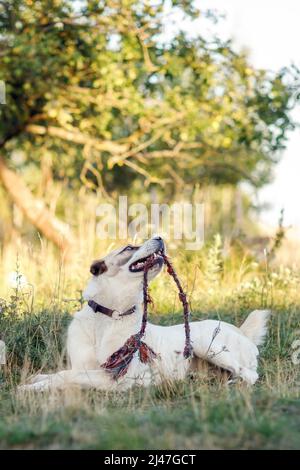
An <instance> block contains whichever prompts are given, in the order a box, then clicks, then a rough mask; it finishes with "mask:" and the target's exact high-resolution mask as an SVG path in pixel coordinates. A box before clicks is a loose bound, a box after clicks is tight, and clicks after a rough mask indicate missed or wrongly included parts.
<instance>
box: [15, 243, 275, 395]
mask: <svg viewBox="0 0 300 470" xmlns="http://www.w3.org/2000/svg"><path fill="white" fill-rule="evenodd" d="M163 250H164V242H163V240H162V239H161V238H160V237H154V238H152V239H151V240H148V241H147V242H145V243H144V244H143V245H142V246H140V247H138V246H132V245H128V246H125V247H122V248H121V249H117V250H114V251H113V252H111V253H110V254H108V255H107V256H105V258H103V259H101V260H97V261H95V262H94V263H93V264H92V266H91V273H92V275H93V276H92V278H91V280H90V281H89V283H88V285H87V288H86V290H85V292H84V296H85V298H86V299H87V300H89V303H88V304H86V305H85V306H84V307H83V308H82V310H80V311H79V312H77V313H76V314H75V315H74V318H73V320H72V322H71V324H70V326H69V329H68V339H67V350H68V356H69V359H70V363H71V369H70V370H65V371H61V372H58V373H56V374H50V375H38V376H36V377H35V379H34V380H33V383H31V384H28V385H24V386H22V387H21V388H22V389H33V390H45V389H51V388H54V389H55V388H62V387H66V386H68V385H79V386H83V387H89V388H97V389H101V390H114V389H118V390H126V389H127V388H129V387H131V386H132V385H134V384H139V385H142V386H148V385H150V384H153V383H154V384H158V383H160V382H161V381H163V380H172V381H174V380H176V379H183V378H184V377H186V375H187V374H188V373H189V371H190V367H191V360H188V359H185V358H184V357H183V350H184V344H185V333H184V326H183V325H175V326H168V327H166V326H158V325H152V324H150V323H148V325H147V329H146V334H145V336H144V338H143V342H144V343H146V344H147V346H149V347H150V348H151V349H152V350H153V351H154V352H155V353H156V357H155V358H154V359H153V361H151V362H150V363H142V362H141V361H140V358H139V355H138V354H137V353H136V354H135V356H134V358H133V360H132V361H131V363H130V365H129V368H128V371H127V373H126V374H125V375H124V376H123V377H121V378H119V379H118V380H115V379H114V378H113V377H112V374H111V373H109V372H108V371H107V370H105V369H104V368H103V367H102V366H101V365H102V364H103V363H105V362H106V361H107V359H108V358H109V357H110V356H111V355H112V354H113V353H114V352H115V351H117V350H118V349H119V348H120V347H122V346H123V345H124V343H125V342H126V341H127V339H128V338H129V337H130V336H131V335H133V334H135V333H137V332H138V331H139V329H140V326H141V319H142V312H143V308H142V292H143V266H144V263H145V261H146V259H147V257H149V256H150V255H153V254H155V261H154V265H153V267H152V268H151V269H150V271H149V272H148V278H149V280H151V279H153V278H154V277H155V276H156V275H157V274H158V273H159V272H160V271H161V269H162V266H163V258H162V257H161V256H160V254H161V253H162V251H163ZM269 313H270V312H269V311H265V310H256V311H254V312H252V313H251V314H250V315H249V316H248V318H247V319H246V321H245V322H244V323H243V325H242V326H241V327H240V328H237V327H235V326H233V325H230V324H229V323H225V322H220V321H218V320H203V321H197V322H191V324H190V328H191V341H192V347H193V361H197V359H199V360H200V361H203V360H205V361H208V362H209V363H211V364H214V365H215V366H218V367H220V368H222V369H225V370H227V371H229V372H230V373H231V375H232V377H233V378H238V377H240V378H241V379H243V380H244V381H245V382H247V383H248V384H254V383H255V382H256V380H257V378H258V374H257V357H258V349H257V346H258V345H260V344H262V342H263V340H264V337H265V334H266V332H267V327H266V324H267V320H268V316H269Z"/></svg>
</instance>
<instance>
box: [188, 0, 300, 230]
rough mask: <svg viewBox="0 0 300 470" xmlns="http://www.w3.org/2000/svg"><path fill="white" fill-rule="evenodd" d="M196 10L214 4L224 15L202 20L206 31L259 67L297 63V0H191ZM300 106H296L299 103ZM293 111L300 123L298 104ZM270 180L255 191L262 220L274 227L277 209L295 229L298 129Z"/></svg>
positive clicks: (299, 216)
mask: <svg viewBox="0 0 300 470" xmlns="http://www.w3.org/2000/svg"><path fill="white" fill-rule="evenodd" d="M195 3H196V4H197V6H198V7H199V9H200V10H201V9H202V10H203V8H205V9H206V8H210V9H216V10H218V11H219V12H222V13H224V14H226V19H225V20H221V21H219V22H218V23H217V24H216V25H213V24H211V22H210V23H209V24H208V23H207V24H206V25H205V28H207V34H209V32H210V31H217V32H218V33H219V34H220V35H221V36H222V37H225V38H228V37H232V38H233V40H234V44H235V47H236V49H237V50H239V49H245V48H246V49H247V50H248V53H249V59H250V61H251V63H252V64H253V65H254V66H256V67H259V68H265V69H271V70H277V69H279V68H281V67H284V66H287V65H290V64H291V63H295V64H296V65H298V66H300V26H299V22H300V1H298V0H196V2H195ZM203 27H204V26H203V23H202V21H201V20H196V21H195V22H194V23H193V26H192V29H194V30H195V32H196V31H197V30H198V31H200V28H202V29H203ZM299 108H300V106H299ZM299 108H298V109H297V110H295V111H294V113H293V116H294V117H295V118H298V121H299V122H300V109H299ZM274 173H275V178H274V181H273V183H272V184H270V185H268V186H266V187H265V188H263V189H262V190H260V192H259V195H258V199H259V201H260V203H267V204H268V205H270V206H271V207H270V208H269V209H268V210H265V211H264V212H263V213H262V215H261V219H262V221H263V222H264V223H265V224H267V225H270V226H276V225H277V222H278V219H279V213H280V210H281V208H284V210H285V218H284V224H285V225H288V226H293V227H295V228H297V229H300V207H299V205H300V129H296V130H295V131H293V132H291V133H290V134H289V139H288V144H287V148H286V150H285V151H284V153H283V155H282V159H281V162H280V163H279V164H278V165H277V167H276V168H275V172H274Z"/></svg>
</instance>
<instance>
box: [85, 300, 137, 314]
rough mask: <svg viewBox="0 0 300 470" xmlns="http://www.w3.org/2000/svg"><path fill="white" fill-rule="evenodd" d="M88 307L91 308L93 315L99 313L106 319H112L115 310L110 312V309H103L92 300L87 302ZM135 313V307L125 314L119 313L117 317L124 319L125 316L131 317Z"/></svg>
mask: <svg viewBox="0 0 300 470" xmlns="http://www.w3.org/2000/svg"><path fill="white" fill-rule="evenodd" d="M88 306H89V307H91V308H92V309H93V310H94V312H95V313H97V312H100V313H103V314H104V315H107V316H108V317H112V315H113V313H114V312H115V310H112V309H111V308H107V307H104V306H103V305H100V304H98V303H97V302H95V301H94V300H89V301H88ZM134 311H135V305H134V306H133V307H131V308H129V309H128V310H126V312H123V313H120V314H119V317H125V316H126V315H131V314H132V313H133V312H134Z"/></svg>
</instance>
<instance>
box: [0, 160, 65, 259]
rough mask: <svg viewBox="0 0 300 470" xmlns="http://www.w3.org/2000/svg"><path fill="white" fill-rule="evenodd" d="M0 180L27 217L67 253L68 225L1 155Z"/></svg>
mask: <svg viewBox="0 0 300 470" xmlns="http://www.w3.org/2000/svg"><path fill="white" fill-rule="evenodd" d="M0 181H2V183H3V185H4V187H5V189H6V190H7V192H8V194H9V196H10V197H11V199H12V200H13V202H14V203H15V204H16V205H17V206H18V207H19V208H20V209H21V210H22V212H23V213H24V215H25V216H26V217H27V219H28V220H29V221H30V222H31V223H32V224H33V225H34V226H35V227H36V228H37V230H39V231H40V232H41V233H42V234H43V235H44V236H45V237H46V238H47V239H48V240H50V241H51V242H53V243H55V245H56V246H58V247H59V248H60V249H61V250H62V252H63V253H64V254H66V255H67V254H68V252H69V251H70V248H71V247H72V246H73V243H74V239H73V237H72V235H71V233H70V228H69V226H68V225H67V224H65V223H64V222H62V221H60V220H59V219H57V218H56V217H55V216H53V214H51V212H50V211H49V210H48V209H47V207H45V203H44V201H42V200H41V199H38V198H35V196H34V195H33V194H32V193H31V191H30V190H29V189H28V188H27V186H26V185H25V184H24V182H23V180H22V178H21V177H20V176H19V175H18V174H17V173H15V172H14V171H12V170H10V169H9V168H8V166H7V165H6V163H5V161H4V159H3V158H2V157H1V156H0Z"/></svg>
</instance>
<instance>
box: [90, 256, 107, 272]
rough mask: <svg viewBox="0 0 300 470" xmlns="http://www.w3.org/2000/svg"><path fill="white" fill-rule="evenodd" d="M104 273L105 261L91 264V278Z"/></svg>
mask: <svg viewBox="0 0 300 470" xmlns="http://www.w3.org/2000/svg"><path fill="white" fill-rule="evenodd" d="M105 271H107V266H106V264H105V261H99V260H98V261H94V262H93V263H92V264H91V267H90V273H91V274H93V276H99V275H100V274H103V273H105Z"/></svg>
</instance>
